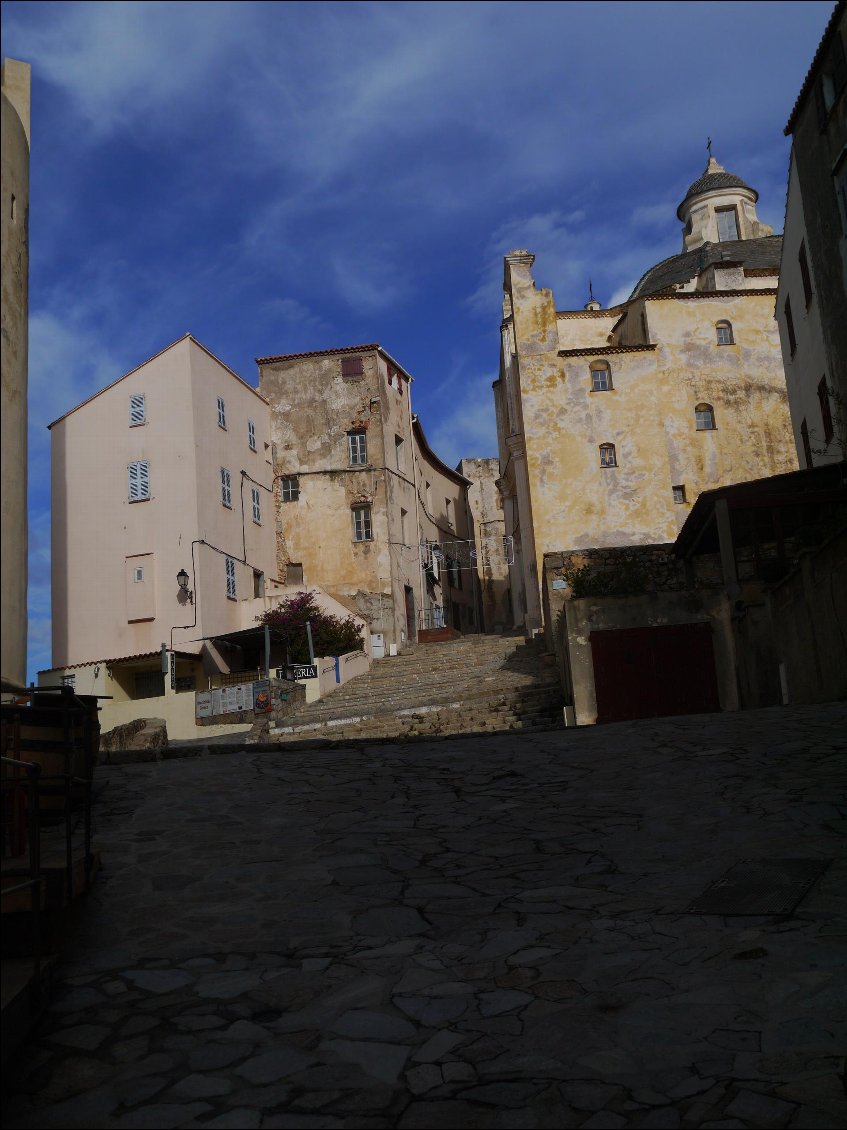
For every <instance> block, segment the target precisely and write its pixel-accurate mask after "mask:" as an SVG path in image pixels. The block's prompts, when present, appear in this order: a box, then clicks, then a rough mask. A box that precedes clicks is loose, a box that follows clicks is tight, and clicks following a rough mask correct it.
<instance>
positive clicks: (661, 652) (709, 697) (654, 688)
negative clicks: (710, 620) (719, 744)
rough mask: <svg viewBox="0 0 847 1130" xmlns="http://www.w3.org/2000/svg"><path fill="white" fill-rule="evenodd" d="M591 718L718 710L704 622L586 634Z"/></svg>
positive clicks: (709, 637) (708, 632) (605, 719)
mask: <svg viewBox="0 0 847 1130" xmlns="http://www.w3.org/2000/svg"><path fill="white" fill-rule="evenodd" d="M590 639H591V652H592V656H593V660H594V687H595V691H596V695H597V721H598V722H622V721H625V720H626V719H628V718H657V717H661V716H662V715H666V714H706V713H709V712H710V711H716V710H720V703H719V701H718V684H717V678H716V677H715V655H714V651H713V649H712V629H711V626H710V625H709V624H673V625H667V626H663V627H657V628H617V629H614V630H609V631H601V632H592V633H591V636H590Z"/></svg>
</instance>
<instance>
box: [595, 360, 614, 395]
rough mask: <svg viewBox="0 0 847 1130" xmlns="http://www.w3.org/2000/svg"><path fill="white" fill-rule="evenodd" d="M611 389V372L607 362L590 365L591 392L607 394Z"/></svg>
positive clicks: (596, 362)
mask: <svg viewBox="0 0 847 1130" xmlns="http://www.w3.org/2000/svg"><path fill="white" fill-rule="evenodd" d="M611 387H612V370H611V369H610V368H609V363H608V362H607V361H593V362H592V363H591V391H592V392H609V390H610V389H611Z"/></svg>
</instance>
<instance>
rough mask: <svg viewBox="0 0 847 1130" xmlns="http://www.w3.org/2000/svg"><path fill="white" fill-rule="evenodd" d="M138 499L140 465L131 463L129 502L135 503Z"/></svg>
mask: <svg viewBox="0 0 847 1130" xmlns="http://www.w3.org/2000/svg"><path fill="white" fill-rule="evenodd" d="M137 498H138V464H137V463H130V465H129V501H130V502H134V501H135V500H136V499H137Z"/></svg>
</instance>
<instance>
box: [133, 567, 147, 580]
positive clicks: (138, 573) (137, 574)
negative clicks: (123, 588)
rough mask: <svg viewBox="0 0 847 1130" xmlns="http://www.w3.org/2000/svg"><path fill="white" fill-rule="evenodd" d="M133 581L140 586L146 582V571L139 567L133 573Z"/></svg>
mask: <svg viewBox="0 0 847 1130" xmlns="http://www.w3.org/2000/svg"><path fill="white" fill-rule="evenodd" d="M132 580H133V583H134V584H136V585H137V584H138V583H139V582H140V581H143V580H144V569H143V568H142V567H141V566H140V565H139V566H137V567H136V568H135V569H133V571H132Z"/></svg>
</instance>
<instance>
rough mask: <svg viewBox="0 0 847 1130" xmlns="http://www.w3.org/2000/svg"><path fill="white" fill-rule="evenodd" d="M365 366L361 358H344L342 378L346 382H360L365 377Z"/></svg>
mask: <svg viewBox="0 0 847 1130" xmlns="http://www.w3.org/2000/svg"><path fill="white" fill-rule="evenodd" d="M364 372H365V369H364V365H363V364H362V358H361V357H342V358H341V376H342V377H343V378H344V380H346V381H360V380H361V379H362V377H363V376H364Z"/></svg>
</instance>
